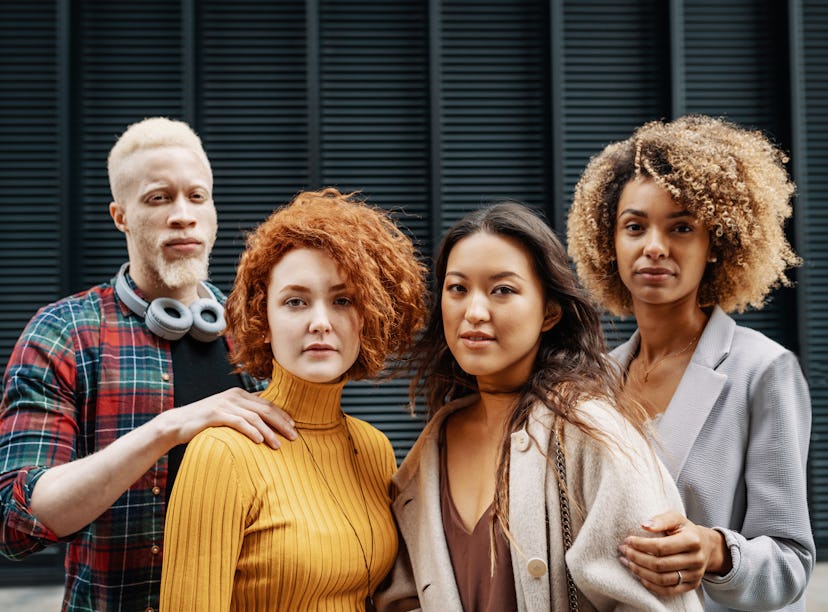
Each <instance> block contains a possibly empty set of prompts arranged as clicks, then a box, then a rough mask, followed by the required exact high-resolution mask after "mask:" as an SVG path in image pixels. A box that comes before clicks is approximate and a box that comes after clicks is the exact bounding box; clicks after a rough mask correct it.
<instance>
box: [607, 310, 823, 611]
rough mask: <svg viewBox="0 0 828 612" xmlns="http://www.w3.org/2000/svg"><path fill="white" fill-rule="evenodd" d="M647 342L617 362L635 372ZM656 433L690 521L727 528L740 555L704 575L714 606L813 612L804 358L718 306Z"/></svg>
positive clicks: (622, 351)
mask: <svg viewBox="0 0 828 612" xmlns="http://www.w3.org/2000/svg"><path fill="white" fill-rule="evenodd" d="M638 344H639V333H638V331H636V332H635V333H634V334H633V336H632V337H631V338H630V340H628V341H627V342H626V343H625V344H622V345H621V346H619V347H618V348H617V349H615V350H614V351H613V352H612V356H613V357H615V358H616V359H617V360H618V361H619V362H620V363H621V364H622V366H624V367H625V368H626V367H627V366H628V365H629V363H630V361H631V359H632V357H633V356H634V355H635V353H636V352H637V350H638ZM656 430H657V433H658V435H659V436H660V440H659V441H660V443H661V448H660V451H659V452H660V456H661V458H662V460H663V461H664V463H665V464H666V465H667V468H668V469H669V470H670V473H671V474H672V476H673V478H674V479H675V481H676V484H677V485H678V489H679V492H680V493H681V497H682V499H683V500H684V505H685V508H686V509H687V517H688V518H689V519H690V520H692V521H693V522H695V523H698V524H700V525H705V526H707V527H715V528H716V529H718V530H719V531H721V532H722V533H723V534H724V536H725V539H726V540H727V544H728V546H729V547H730V553H731V556H732V557H733V570H732V571H731V572H730V573H728V574H727V575H726V576H723V577H719V576H712V575H708V576H706V577H705V579H704V581H703V587H704V591H705V599H706V602H705V603H706V609H707V610H728V609H736V610H777V609H785V610H804V609H805V602H804V600H802V599H801V597H802V595H803V594H804V592H805V586H806V585H807V583H808V579H809V577H810V575H811V570H812V568H813V564H814V556H815V547H814V539H813V534H812V532H811V525H810V520H809V518H808V504H807V499H806V462H807V459H808V443H809V438H810V432H811V400H810V395H809V393H808V385H807V383H806V382H805V377H804V376H803V374H802V371H801V369H800V367H799V363H798V361H797V359H796V356H795V355H794V354H793V353H791V352H790V351H788V350H786V349H785V348H784V347H782V346H780V345H779V344H777V343H776V342H774V341H773V340H771V339H769V338H767V337H766V336H764V335H762V334H760V333H759V332H756V331H754V330H751V329H748V328H746V327H741V326H738V325H736V322H735V321H734V320H733V319H732V318H730V317H729V316H728V315H727V314H725V312H724V311H722V310H721V309H720V308H718V307H716V308H715V309H714V310H713V313H712V314H711V316H710V320H709V321H708V323H707V326H706V327H705V329H704V332H703V334H702V336H701V339H700V340H699V344H698V346H697V347H696V350H695V352H694V353H693V357H692V359H691V361H690V364H689V365H688V366H687V370H686V371H685V373H684V376H683V377H682V379H681V382H680V383H679V386H678V389H677V390H676V393H675V395H674V396H673V399H672V401H671V402H670V405H669V406H668V407H667V411H666V412H665V413H664V414H663V415H662V416H661V417H660V418H659V419H658V422H657V423H656Z"/></svg>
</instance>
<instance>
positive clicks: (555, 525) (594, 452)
mask: <svg viewBox="0 0 828 612" xmlns="http://www.w3.org/2000/svg"><path fill="white" fill-rule="evenodd" d="M475 399H476V397H470V398H463V399H462V400H458V401H456V402H452V403H451V404H448V405H447V406H445V407H444V408H443V409H442V410H440V411H439V412H438V414H437V415H435V417H434V418H433V419H432V420H431V422H430V423H429V424H428V425H427V427H426V428H425V430H424V431H423V433H422V434H421V435H420V438H419V439H418V440H417V443H416V444H415V445H414V448H412V449H411V452H410V453H409V454H408V457H407V458H406V459H405V461H404V462H403V464H402V466H401V467H400V470H399V471H398V472H397V474H396V475H395V476H394V478H393V480H394V483H395V485H396V486H397V489H398V491H399V493H398V495H397V496H396V498H395V501H394V503H393V509H394V515H395V517H396V519H397V523H398V525H399V529H400V533H401V535H402V538H401V542H400V544H401V546H400V555H399V557H398V559H397V564H396V566H395V568H394V570H393V572H392V574H391V576H389V578H388V581H387V582H386V586H385V589H384V590H382V591H381V592H379V593H378V594H377V596H376V602H377V607H378V609H379V610H381V611H384V610H412V609H420V608H421V609H422V610H424V611H426V612H428V611H432V610H433V611H440V612H451V611H457V612H462V606H461V604H460V597H459V594H458V592H457V585H456V583H455V580H454V572H453V569H452V565H451V559H450V557H449V553H448V547H447V544H446V539H445V536H444V534H443V528H442V519H441V514H440V486H439V478H440V470H439V465H440V462H439V448H438V440H439V436H440V431H441V428H442V425H443V423H444V422H445V419H446V417H447V416H448V415H449V414H451V413H452V412H454V411H456V410H459V409H461V408H463V407H465V406H467V405H469V404H470V403H472V402H473V401H475ZM580 410H581V411H582V413H583V414H584V416H585V418H586V419H588V420H590V421H591V422H592V423H594V424H595V426H596V427H597V428H599V429H600V430H601V431H604V432H606V433H607V435H608V436H609V437H610V439H611V440H612V442H610V446H611V449H612V450H610V448H607V446H605V445H601V444H598V443H596V442H595V441H594V440H592V439H591V438H588V437H587V436H585V435H584V434H583V433H581V432H580V430H578V429H577V428H575V427H573V426H569V425H567V426H565V428H564V434H563V436H564V447H565V452H566V458H567V459H566V460H567V473H566V477H567V478H566V480H567V488H568V489H569V491H570V500H571V501H570V503H571V514H572V528H573V538H574V540H573V545H572V548H571V549H570V550H569V552H568V553H567V554H566V564H567V565H568V567H569V570H570V572H571V573H572V577H573V579H574V580H575V583H576V585H577V587H578V590H579V592H580V609H581V610H589V609H598V610H701V609H702V605H701V603H700V597H699V593H698V592H689V593H685V594H684V595H683V596H681V597H676V598H661V597H658V596H656V595H653V594H652V593H650V592H649V591H647V590H646V589H645V588H644V587H643V586H642V585H641V584H640V583H639V582H638V581H637V580H636V579H635V578H634V577H633V575H632V574H631V573H630V572H629V571H628V570H627V569H626V568H625V567H624V566H623V565H621V563H620V562H619V560H618V556H619V554H618V551H617V547H618V545H619V544H620V543H621V542H622V541H623V539H624V538H625V537H626V536H627V535H630V534H633V533H636V534H639V535H644V532H643V531H642V530H641V529H640V527H639V524H640V523H641V522H642V521H644V520H646V519H648V518H650V517H652V516H653V515H655V514H658V513H661V512H665V511H667V510H678V511H682V510H683V507H682V503H681V499H680V498H679V495H678V491H677V490H676V487H675V484H674V483H673V481H672V479H671V478H670V475H669V474H668V473H667V471H666V470H665V468H664V467H663V466H662V465H661V463H660V462H659V461H658V459H657V458H656V456H655V454H654V453H653V452H652V450H651V449H650V447H649V446H648V445H647V443H646V442H645V441H644V439H643V438H642V437H641V435H640V434H638V433H637V432H636V431H635V430H634V429H633V428H632V427H631V426H630V425H629V424H627V422H626V421H625V420H624V419H623V418H621V417H620V415H618V413H617V412H615V410H614V409H612V408H610V407H609V406H607V405H606V404H604V403H601V402H596V401H591V402H586V403H584V404H582V405H581V406H580ZM551 423H552V418H551V416H550V415H549V414H548V412H547V411H546V409H545V408H543V407H540V406H539V407H537V408H535V410H534V411H533V413H532V415H531V417H530V420H529V424H528V426H527V428H526V429H525V430H521V431H518V432H515V433H514V434H512V437H511V451H510V461H511V464H510V471H509V526H510V530H511V533H512V535H513V537H514V543H513V544H512V546H511V553H512V566H513V570H514V578H515V590H516V593H517V601H518V608H519V610H521V611H527V612H541V611H543V612H548V611H549V610H567V606H568V604H567V601H568V600H567V584H566V574H565V569H564V548H563V535H562V530H561V521H560V504H559V498H558V495H559V493H558V482H557V478H556V474H555V467H554V464H552V463H549V462H548V461H547V459H546V457H545V456H544V453H542V452H541V451H540V450H539V449H543V450H544V452H545V453H547V454H548V455H550V456H554V453H553V450H552V449H553V448H554V444H550V441H551V435H550V434H551V429H550V425H551ZM533 440H534V441H533ZM616 443H617V445H618V448H616V447H615V446H614V445H613V444H616ZM578 507H580V508H581V509H582V510H583V511H584V512H579V510H578ZM584 513H585V514H584ZM418 599H419V602H418Z"/></svg>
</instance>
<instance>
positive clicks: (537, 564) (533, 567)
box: [526, 557, 546, 578]
mask: <svg viewBox="0 0 828 612" xmlns="http://www.w3.org/2000/svg"><path fill="white" fill-rule="evenodd" d="M526 569H527V570H528V571H529V575H530V576H532V578H540V577H541V576H544V575H545V574H546V561H544V560H543V559H541V558H540V557H532V558H531V559H529V561H528V562H527V563H526Z"/></svg>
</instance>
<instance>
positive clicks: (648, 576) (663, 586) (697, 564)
mask: <svg viewBox="0 0 828 612" xmlns="http://www.w3.org/2000/svg"><path fill="white" fill-rule="evenodd" d="M641 526H642V527H643V528H644V529H645V530H646V531H649V532H650V533H655V534H661V536H662V537H658V538H648V537H639V536H629V537H627V538H626V539H625V540H624V542H623V544H621V545H620V546H619V547H618V551H619V552H620V553H621V557H620V561H621V563H622V564H623V565H624V566H626V567H627V568H628V569H629V570H630V571H631V572H632V573H633V574H635V575H636V576H637V577H638V579H639V580H640V581H641V583H642V584H643V585H644V586H645V587H647V589H648V590H650V591H652V592H653V593H656V594H658V595H678V594H679V593H684V592H685V591H691V590H693V589H696V588H698V586H699V585H700V584H701V581H702V578H703V577H704V575H705V574H707V573H713V574H720V575H724V574H726V573H727V572H729V571H730V568H731V567H732V561H731V558H730V550H729V549H728V547H727V543H726V542H725V539H724V536H723V535H722V534H721V533H720V532H718V531H716V530H715V529H710V528H709V527H702V526H701V525H696V524H695V523H693V522H692V521H690V520H689V519H687V518H686V517H684V516H682V515H681V514H680V513H679V512H665V513H664V514H659V515H658V516H655V517H653V518H652V519H650V520H649V521H647V522H645V523H643V524H642V525H641Z"/></svg>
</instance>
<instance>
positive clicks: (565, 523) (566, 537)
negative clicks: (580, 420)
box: [552, 423, 578, 612]
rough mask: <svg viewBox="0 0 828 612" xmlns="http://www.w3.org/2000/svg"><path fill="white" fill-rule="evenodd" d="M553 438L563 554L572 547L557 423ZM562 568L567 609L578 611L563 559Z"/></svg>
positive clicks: (575, 591) (561, 450)
mask: <svg viewBox="0 0 828 612" xmlns="http://www.w3.org/2000/svg"><path fill="white" fill-rule="evenodd" d="M552 429H553V432H554V434H553V438H554V440H555V469H556V470H557V471H558V493H559V495H560V501H561V529H562V530H563V542H564V554H566V551H568V550H569V549H570V548H571V547H572V525H571V523H570V521H569V498H568V497H567V495H566V491H565V490H564V487H563V485H564V484H565V483H566V459H565V457H564V453H563V448H562V447H561V439H560V435H559V423H555V424H554V425H553V427H552ZM564 569H565V570H566V588H567V591H568V594H569V611H570V612H578V587H576V586H575V581H574V580H572V574H570V573H569V566H568V565H567V564H566V561H564Z"/></svg>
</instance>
